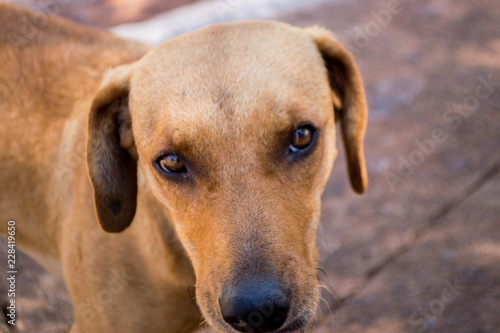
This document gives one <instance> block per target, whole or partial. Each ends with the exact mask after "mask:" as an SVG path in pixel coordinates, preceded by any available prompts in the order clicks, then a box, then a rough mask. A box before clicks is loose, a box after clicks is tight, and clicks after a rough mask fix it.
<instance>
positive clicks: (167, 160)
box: [156, 155, 186, 173]
mask: <svg viewBox="0 0 500 333" xmlns="http://www.w3.org/2000/svg"><path fill="white" fill-rule="evenodd" d="M156 164H157V165H158V167H159V168H160V169H161V170H162V171H163V172H166V173H183V172H186V167H185V166H184V164H183V163H182V162H181V160H180V158H179V157H178V156H175V155H162V156H160V157H159V158H158V159H157V160H156Z"/></svg>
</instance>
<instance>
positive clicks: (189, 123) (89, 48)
mask: <svg viewBox="0 0 500 333" xmlns="http://www.w3.org/2000/svg"><path fill="white" fill-rule="evenodd" d="M0 21H1V22H2V25H1V27H0V63H2V67H0V89H1V90H0V112H1V113H0V117H1V119H2V120H1V121H2V124H3V130H2V131H1V132H0V158H1V160H0V161H1V167H2V173H1V176H0V187H1V188H2V192H1V193H0V196H1V198H0V212H1V218H2V220H3V221H7V220H9V219H14V220H15V221H16V223H17V242H18V245H19V246H20V247H21V248H22V249H23V250H24V251H26V252H27V253H28V254H30V255H32V256H33V257H34V258H35V259H37V260H38V261H39V262H41V263H42V264H43V265H45V266H46V267H47V268H48V269H50V270H52V271H54V272H56V273H59V274H61V275H62V276H63V277H64V279H65V281H66V283H67V287H68V290H69V292H70V294H71V297H72V300H73V303H74V308H75V324H74V325H73V326H72V329H71V332H176V333H178V332H192V331H194V330H196V328H198V327H199V325H200V316H199V315H198V314H197V313H196V312H195V311H194V309H193V307H191V306H188V305H186V303H187V302H188V301H189V296H188V292H187V290H188V288H189V287H190V286H192V285H196V296H197V303H198V305H199V307H200V309H201V312H202V313H203V316H204V318H205V319H206V321H207V323H208V324H209V325H211V326H212V327H214V328H215V329H216V330H217V331H219V332H236V331H235V330H233V329H232V328H231V327H230V326H229V325H228V324H227V323H225V322H224V320H223V319H222V318H221V314H220V309H219V305H218V298H219V296H220V293H221V290H222V288H223V286H224V285H227V284H231V283H234V281H236V280H238V279H240V278H241V276H245V275H249V274H261V273H266V274H272V275H273V276H277V277H279V279H280V280H281V281H282V282H283V283H284V284H286V285H287V287H289V288H290V289H291V290H292V291H293V293H292V294H293V300H292V305H291V310H290V314H289V318H288V319H287V321H286V322H285V324H284V327H286V325H288V324H289V323H290V322H292V321H293V320H295V319H301V320H302V321H303V322H304V323H310V322H311V321H312V319H313V317H314V314H315V312H316V310H317V306H318V299H319V295H318V291H317V289H318V288H317V284H318V281H317V279H316V277H315V276H316V272H315V270H314V269H313V268H314V267H315V266H316V265H317V259H318V254H317V250H316V246H315V237H316V227H317V224H318V219H319V214H320V197H321V194H322V192H323V188H324V186H325V184H326V182H327V179H328V177H329V174H330V171H331V168H332V165H333V161H334V159H335V156H336V154H337V152H336V148H335V119H337V120H339V122H340V125H341V128H342V137H343V141H344V146H345V148H346V152H347V160H348V170H349V174H350V178H351V183H352V185H353V188H354V189H355V190H356V192H358V193H362V192H364V191H365V189H366V186H367V175H366V170H365V162H364V157H363V142H362V141H363V135H364V131H365V126H366V117H367V110H366V102H365V97H364V91H363V86H362V82H361V78H360V76H359V73H358V71H357V69H356V67H355V65H354V62H353V59H352V58H351V56H350V55H349V54H348V53H347V51H346V50H345V49H344V48H343V47H342V46H341V45H340V44H339V43H338V42H337V41H335V40H334V39H333V38H332V37H331V35H330V34H329V33H328V32H327V31H326V30H323V29H320V28H308V29H299V28H295V27H291V26H288V25H286V24H282V23H277V22H259V21H254V22H240V23H228V24H219V25H215V26H211V27H208V28H205V29H202V30H199V31H196V32H193V33H190V34H186V35H184V36H181V37H178V38H175V39H173V40H170V41H167V42H165V43H164V44H162V45H161V46H159V47H157V48H155V49H152V50H149V48H148V47H146V46H144V45H141V44H138V43H133V42H129V41H125V40H122V39H118V38H116V37H114V36H112V35H110V34H108V33H105V32H100V31H96V30H93V29H90V28H85V27H81V26H78V25H76V24H73V23H70V22H67V21H65V20H62V19H58V18H49V19H47V18H46V21H43V20H41V19H40V15H39V14H38V15H37V14H34V13H32V12H30V11H28V10H24V9H21V8H18V7H14V6H11V5H6V4H0ZM26 22H31V25H28V26H26ZM42 23H43V24H42ZM28 32H29V33H28ZM110 68H114V69H112V70H110V71H108V72H107V74H106V75H103V73H104V72H106V70H108V69H110ZM334 109H335V111H334ZM304 122H307V123H312V124H314V125H315V126H316V127H317V128H318V132H317V133H318V137H317V142H316V145H315V147H314V150H313V151H312V152H311V153H310V154H309V155H308V156H307V157H304V158H303V159H300V160H291V159H287V158H285V157H284V156H285V155H286V154H287V153H286V149H285V150H283V147H285V148H286V138H287V137H288V134H287V133H289V132H290V131H291V130H293V129H294V128H295V126H297V125H298V124H301V123H304ZM166 151H169V152H176V153H178V154H179V155H180V156H183V158H184V160H185V161H186V165H187V166H188V169H189V176H187V177H185V178H182V179H175V180H173V179H169V178H168V177H165V176H164V175H162V174H161V173H160V172H158V170H156V169H155V168H154V166H153V164H154V161H155V160H156V158H157V157H158V156H160V155H161V154H162V153H164V152H166ZM99 224H100V225H101V227H102V229H104V230H105V231H108V232H105V231H103V230H102V229H101V228H99ZM1 232H2V234H3V235H5V230H1Z"/></svg>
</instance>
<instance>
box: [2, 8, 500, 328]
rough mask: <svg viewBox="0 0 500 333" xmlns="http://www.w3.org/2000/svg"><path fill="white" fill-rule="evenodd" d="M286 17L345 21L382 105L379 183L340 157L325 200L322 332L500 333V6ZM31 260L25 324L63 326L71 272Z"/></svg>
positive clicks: (371, 92)
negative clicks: (362, 180)
mask: <svg viewBox="0 0 500 333" xmlns="http://www.w3.org/2000/svg"><path fill="white" fill-rule="evenodd" d="M109 2H110V3H111V1H109ZM394 2H396V3H399V6H398V7H396V8H394V7H391V3H394ZM100 3H101V5H103V4H102V3H106V1H102V2H100ZM113 3H114V4H115V5H116V4H119V2H113ZM98 5H99V4H97V2H96V4H95V6H98ZM117 6H118V5H117ZM96 8H97V7H96ZM390 9H392V13H391V12H390V11H389V10H390ZM67 11H68V13H69V14H68V13H66V12H65V15H66V16H69V17H73V16H72V15H71V11H70V10H69V9H67ZM381 11H384V13H385V15H384V14H381ZM387 13H390V14H387ZM75 15H76V14H75ZM141 15H142V14H141ZM80 16H81V15H80ZM75 17H76V16H75ZM141 18H144V17H141ZM126 19H127V20H130V17H129V16H127V18H126ZM277 19H280V20H283V21H286V22H290V23H292V24H295V25H300V26H307V25H313V24H319V25H322V26H325V27H327V28H330V29H332V30H334V31H336V32H337V35H338V37H339V39H340V40H341V41H343V42H344V43H345V44H346V45H347V47H348V48H349V49H350V50H351V51H352V52H353V54H354V56H355V59H356V61H357V63H358V65H359V67H360V71H361V73H362V75H363V78H364V81H365V85H366V91H367V95H368V103H369V108H370V120H369V125H368V132H367V136H366V148H365V149H366V154H367V156H366V157H367V162H368V170H369V176H370V186H369V190H368V192H367V193H366V194H365V195H363V196H357V195H355V194H353V192H352V191H351V190H350V187H349V184H348V181H347V178H346V170H345V163H344V159H343V154H341V155H340V156H339V158H338V160H337V162H336V165H335V167H334V171H333V174H332V177H331V179H330V181H329V183H328V185H327V188H326V191H325V194H324V196H323V211H322V217H321V221H322V223H321V232H320V234H319V240H318V244H319V248H320V250H321V253H322V266H323V268H324V270H325V273H326V275H325V276H323V279H324V280H325V284H326V283H327V284H328V285H329V286H331V288H333V290H334V292H335V296H332V294H330V293H328V292H325V294H324V295H323V297H324V298H325V300H326V303H328V304H326V303H325V306H324V308H323V310H322V311H323V317H322V320H321V323H322V324H318V327H317V329H315V332H318V333H323V332H339V333H344V332H345V333H347V332H384V333H386V332H388V333H392V332H439V333H442V332H453V333H460V332H464V333H465V332H467V333H471V332H474V333H486V332H492V333H495V332H500V153H499V150H498V146H499V145H500V3H499V2H498V1H495V0H489V1H487V0H477V1H474V2H465V1H460V2H459V1H452V0H421V1H418V2H417V1H411V0H406V1H405V0H401V1H399V2H398V1H394V0H393V1H390V0H351V1H335V2H332V4H326V5H322V6H321V7H319V8H315V9H314V10H310V11H302V12H301V13H300V14H295V15H289V16H286V17H278V18H277ZM79 20H80V21H84V22H88V23H91V24H95V25H100V26H107V25H108V24H99V23H100V22H99V21H95V20H94V19H88V20H87V21H85V18H83V19H82V17H79ZM96 20H97V19H96ZM121 22H125V19H124V20H120V19H119V18H118V19H115V21H114V23H116V24H117V23H121ZM488 81H489V82H490V83H487V82H488ZM4 248H5V246H3V245H2V247H1V249H2V250H1V251H2V253H3V252H5V251H4ZM2 255H3V254H2ZM18 260H19V261H20V262H21V263H22V267H21V269H20V270H19V275H18V284H19V288H20V289H21V296H20V297H19V308H18V314H19V325H18V326H17V332H61V331H62V330H63V328H65V327H67V325H68V324H69V323H70V322H71V305H70V300H69V297H68V295H67V293H66V291H65V289H64V287H63V283H62V281H61V280H60V279H58V278H55V277H54V276H52V275H50V274H49V273H47V272H45V271H44V270H43V269H42V268H40V267H39V266H38V265H37V264H35V263H34V262H32V261H31V260H30V259H29V258H27V257H25V256H23V257H22V258H19V259H18ZM2 282H3V281H2ZM3 287H5V286H3ZM328 288H330V287H328ZM1 295H2V296H0V297H3V295H5V293H4V292H3V291H2V293H1Z"/></svg>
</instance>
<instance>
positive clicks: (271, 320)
mask: <svg viewBox="0 0 500 333" xmlns="http://www.w3.org/2000/svg"><path fill="white" fill-rule="evenodd" d="M289 298H290V296H289V292H288V290H287V289H285V288H283V286H282V285H281V284H280V283H279V282H278V281H276V280H275V279H272V278H267V279H245V280H242V281H239V282H237V283H236V284H234V285H232V286H229V287H227V288H225V289H224V290H223V292H222V295H221V297H220V298H219V305H220V310H221V313H222V317H223V318H224V320H225V321H226V322H227V323H228V324H229V325H231V326H232V327H233V328H234V329H236V330H237V331H239V332H246V333H260V332H272V331H275V330H277V329H279V328H280V327H281V326H282V325H283V323H284V322H285V320H286V317H287V316H288V311H289V310H290V301H289Z"/></svg>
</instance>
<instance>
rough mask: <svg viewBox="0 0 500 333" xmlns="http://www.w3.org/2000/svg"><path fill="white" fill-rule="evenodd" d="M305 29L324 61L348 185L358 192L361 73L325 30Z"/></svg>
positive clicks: (362, 179)
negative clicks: (349, 181)
mask: <svg viewBox="0 0 500 333" xmlns="http://www.w3.org/2000/svg"><path fill="white" fill-rule="evenodd" d="M305 31H306V33H308V34H309V35H310V36H311V38H312V39H313V41H314V42H315V43H316V45H317V48H318V50H319V52H320V53H321V56H322V57H323V60H324V61H325V66H326V68H327V70H328V78H329V81H330V87H331V89H332V96H333V104H334V105H333V106H334V109H335V119H336V120H340V126H341V131H342V139H343V141H344V147H345V152H346V158H347V166H348V170H349V177H350V180H351V185H352V187H353V189H354V190H355V191H356V192H357V193H360V194H361V193H363V192H365V190H366V187H367V186H368V176H367V172H366V166H365V157H364V152H363V138H364V136H365V129H366V121H367V117H368V110H367V107H366V98H365V91H364V88H363V82H362V80H361V76H360V74H359V72H358V69H357V67H356V65H355V63H354V60H353V58H352V56H351V55H350V54H349V52H348V51H347V50H346V49H345V48H344V47H343V46H342V45H341V44H340V43H339V42H338V41H336V40H335V39H334V38H333V36H332V34H331V33H330V32H329V31H328V30H326V29H322V28H318V27H311V28H306V29H305Z"/></svg>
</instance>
